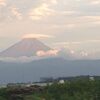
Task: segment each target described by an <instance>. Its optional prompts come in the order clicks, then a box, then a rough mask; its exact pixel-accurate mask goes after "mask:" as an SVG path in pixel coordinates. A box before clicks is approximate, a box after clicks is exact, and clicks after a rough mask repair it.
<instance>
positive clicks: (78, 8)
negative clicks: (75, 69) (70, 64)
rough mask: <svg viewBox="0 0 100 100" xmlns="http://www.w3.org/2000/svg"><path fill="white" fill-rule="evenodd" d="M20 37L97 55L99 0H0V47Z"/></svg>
mask: <svg viewBox="0 0 100 100" xmlns="http://www.w3.org/2000/svg"><path fill="white" fill-rule="evenodd" d="M23 37H36V38H39V39H41V40H42V41H43V42H44V43H45V44H47V45H49V46H51V47H53V48H66V49H70V50H71V52H72V53H74V51H77V52H78V51H82V52H83V53H84V52H88V53H97V55H98V53H99V52H100V46H99V45H100V0H0V51H2V50H4V49H6V48H7V47H9V46H10V45H12V44H14V43H16V42H17V41H19V40H21V39H22V38H23Z"/></svg>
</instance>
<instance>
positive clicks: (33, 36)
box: [22, 34, 53, 39]
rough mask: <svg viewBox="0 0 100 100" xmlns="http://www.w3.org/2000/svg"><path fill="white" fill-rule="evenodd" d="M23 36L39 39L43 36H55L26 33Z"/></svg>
mask: <svg viewBox="0 0 100 100" xmlns="http://www.w3.org/2000/svg"><path fill="white" fill-rule="evenodd" d="M22 38H37V39H41V38H53V36H51V35H45V34H25V35H24V36H22Z"/></svg>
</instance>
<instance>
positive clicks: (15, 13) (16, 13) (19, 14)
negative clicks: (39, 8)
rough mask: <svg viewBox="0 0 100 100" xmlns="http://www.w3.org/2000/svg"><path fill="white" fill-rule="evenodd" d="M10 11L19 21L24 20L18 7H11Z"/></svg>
mask: <svg viewBox="0 0 100 100" xmlns="http://www.w3.org/2000/svg"><path fill="white" fill-rule="evenodd" d="M10 9H11V12H12V14H13V15H14V16H15V17H16V18H17V19H19V20H21V19H22V14H21V13H20V12H19V9H18V8H16V7H11V8H10Z"/></svg>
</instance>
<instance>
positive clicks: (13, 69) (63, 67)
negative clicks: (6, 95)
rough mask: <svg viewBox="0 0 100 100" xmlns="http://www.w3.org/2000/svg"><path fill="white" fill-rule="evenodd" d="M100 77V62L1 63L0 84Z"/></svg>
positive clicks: (39, 61)
mask: <svg viewBox="0 0 100 100" xmlns="http://www.w3.org/2000/svg"><path fill="white" fill-rule="evenodd" d="M77 75H100V60H76V61H75V60H74V61H72V60H64V59H62V58H47V59H41V60H36V61H32V62H30V63H7V62H6V63H5V62H0V83H12V82H30V81H38V80H39V79H40V78H41V77H54V78H56V77H63V76H77Z"/></svg>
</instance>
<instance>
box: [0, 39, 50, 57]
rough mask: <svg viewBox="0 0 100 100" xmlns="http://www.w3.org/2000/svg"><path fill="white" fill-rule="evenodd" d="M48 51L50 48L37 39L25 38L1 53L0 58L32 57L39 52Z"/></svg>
mask: <svg viewBox="0 0 100 100" xmlns="http://www.w3.org/2000/svg"><path fill="white" fill-rule="evenodd" d="M41 50H42V51H48V50H50V48H49V47H48V46H46V45H45V44H44V43H42V42H41V41H39V40H38V39H36V38H24V39H22V40H21V41H19V42H18V43H16V44H14V45H12V46H11V47H9V48H8V49H6V50H4V51H2V52H1V53H0V57H22V56H26V57H31V56H36V53H37V52H38V51H41Z"/></svg>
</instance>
